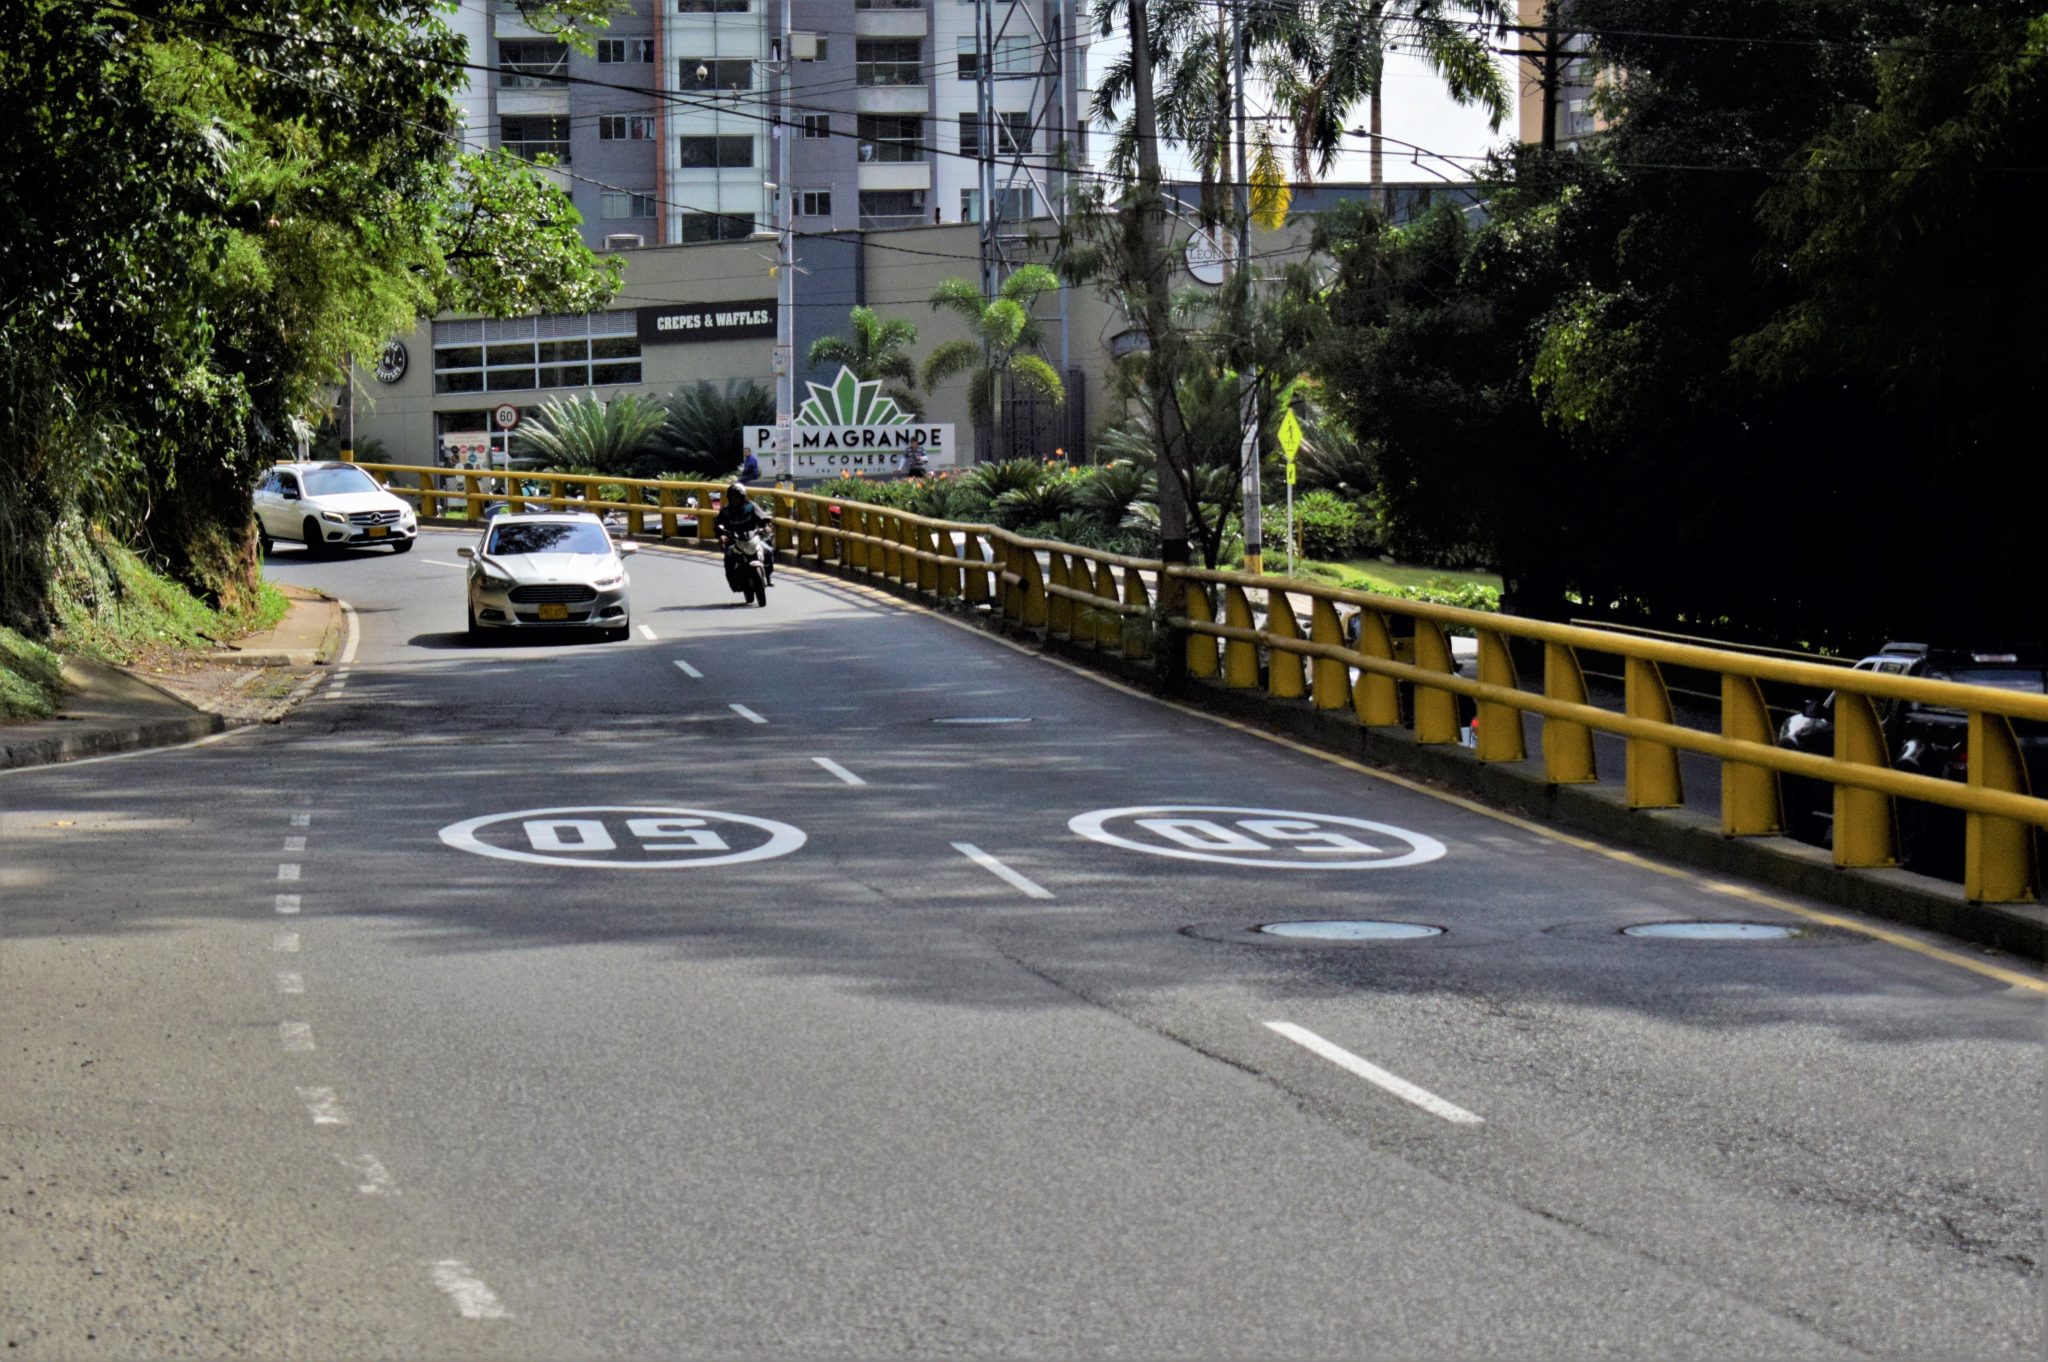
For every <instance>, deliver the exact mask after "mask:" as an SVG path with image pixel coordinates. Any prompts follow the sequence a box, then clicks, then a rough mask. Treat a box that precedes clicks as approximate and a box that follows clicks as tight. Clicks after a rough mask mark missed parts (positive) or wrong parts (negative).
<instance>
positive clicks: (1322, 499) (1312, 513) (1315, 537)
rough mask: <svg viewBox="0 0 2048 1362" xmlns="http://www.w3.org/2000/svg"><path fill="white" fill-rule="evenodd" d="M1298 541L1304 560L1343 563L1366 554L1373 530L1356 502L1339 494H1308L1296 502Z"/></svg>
mask: <svg viewBox="0 0 2048 1362" xmlns="http://www.w3.org/2000/svg"><path fill="white" fill-rule="evenodd" d="M1272 509H1274V510H1277V509H1278V508H1277V507H1275V508H1272ZM1268 514H1271V511H1270V510H1269V511H1268ZM1294 537H1295V540H1296V543H1297V546H1298V550H1299V552H1300V553H1301V556H1302V557H1304V558H1320V559H1323V560H1325V561H1332V560H1334V561H1339V562H1341V561H1342V560H1344V559H1346V558H1352V557H1356V556H1357V555H1358V554H1359V553H1361V552H1363V551H1364V549H1365V547H1366V545H1367V544H1369V543H1370V542H1371V537H1372V527H1371V522H1370V521H1369V520H1368V519H1367V518H1366V513H1365V510H1364V508H1363V507H1361V506H1359V505H1358V504H1357V503H1356V502H1351V501H1346V500H1344V498H1342V497H1340V496H1338V495H1337V494H1336V493H1335V492H1326V491H1312V492H1304V493H1302V494H1301V495H1300V496H1298V497H1296V498H1295V499H1294Z"/></svg>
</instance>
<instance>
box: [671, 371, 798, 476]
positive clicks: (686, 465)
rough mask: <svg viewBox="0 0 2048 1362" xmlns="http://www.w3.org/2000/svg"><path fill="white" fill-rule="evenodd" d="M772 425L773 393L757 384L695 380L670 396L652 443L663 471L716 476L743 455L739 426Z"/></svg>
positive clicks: (738, 380)
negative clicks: (719, 383) (659, 458)
mask: <svg viewBox="0 0 2048 1362" xmlns="http://www.w3.org/2000/svg"><path fill="white" fill-rule="evenodd" d="M774 421H775V394H773V393H771V392H769V391H768V390H767V389H766V388H764V387H762V386H761V385H760V384H758V383H755V382H752V381H751V380H749V379H744V378H735V379H730V380H728V381H727V382H726V384H725V386H724V387H723V388H720V387H717V386H716V385H714V384H712V383H710V382H708V381H706V382H700V383H698V384H697V385H696V386H695V387H690V388H678V389H676V390H675V392H674V393H673V394H671V395H670V397H669V399H668V412H667V415H666V416H665V417H664V419H663V421H662V425H661V430H660V433H659V434H658V435H657V436H656V444H657V448H658V449H659V450H660V452H661V457H662V458H663V460H664V461H665V466H666V468H667V469H668V470H670V471H673V472H679V473H698V474H702V475H703V476H705V477H712V478H722V477H724V476H726V475H727V474H729V473H731V472H732V471H733V470H734V469H736V468H738V467H739V466H740V460H741V459H742V458H744V457H745V448H746V446H745V439H746V435H745V428H746V427H747V426H753V425H771V424H773V423H774Z"/></svg>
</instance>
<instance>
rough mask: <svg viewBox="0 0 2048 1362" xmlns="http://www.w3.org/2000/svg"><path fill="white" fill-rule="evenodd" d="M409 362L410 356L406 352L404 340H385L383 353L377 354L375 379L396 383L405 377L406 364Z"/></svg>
mask: <svg viewBox="0 0 2048 1362" xmlns="http://www.w3.org/2000/svg"><path fill="white" fill-rule="evenodd" d="M411 362H412V356H410V355H408V354H407V353H406V351H405V342H404V341H399V340H394V341H387V342H385V344H384V353H383V354H381V355H379V356H377V381H378V382H379V383H396V382H397V381H398V380H399V379H401V378H404V377H405V370H406V366H407V365H409V364H410V363H411Z"/></svg>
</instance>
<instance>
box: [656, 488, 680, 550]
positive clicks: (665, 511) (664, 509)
mask: <svg viewBox="0 0 2048 1362" xmlns="http://www.w3.org/2000/svg"><path fill="white" fill-rule="evenodd" d="M654 504H655V505H656V506H657V507H659V508H660V520H661V537H662V538H663V539H673V538H675V537H676V494H675V492H674V491H673V490H672V489H670V488H667V487H664V488H661V489H660V490H659V491H657V492H656V493H655V494H654Z"/></svg>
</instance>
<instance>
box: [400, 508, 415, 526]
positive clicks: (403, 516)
mask: <svg viewBox="0 0 2048 1362" xmlns="http://www.w3.org/2000/svg"><path fill="white" fill-rule="evenodd" d="M398 523H399V524H401V525H410V524H412V512H411V511H410V510H404V511H400V512H399V513H398Z"/></svg>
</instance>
